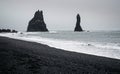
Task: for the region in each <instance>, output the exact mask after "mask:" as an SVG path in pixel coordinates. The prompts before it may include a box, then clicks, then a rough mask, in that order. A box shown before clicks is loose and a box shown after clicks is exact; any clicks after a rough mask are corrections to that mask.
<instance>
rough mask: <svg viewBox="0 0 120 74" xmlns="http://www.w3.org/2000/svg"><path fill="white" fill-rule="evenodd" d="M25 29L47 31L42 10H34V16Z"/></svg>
mask: <svg viewBox="0 0 120 74" xmlns="http://www.w3.org/2000/svg"><path fill="white" fill-rule="evenodd" d="M27 31H28V32H35V31H41V32H47V31H48V29H47V27H46V24H45V22H44V18H43V12H42V11H39V10H38V11H36V12H35V14H34V17H33V18H32V19H31V20H30V22H29V25H28V28H27Z"/></svg>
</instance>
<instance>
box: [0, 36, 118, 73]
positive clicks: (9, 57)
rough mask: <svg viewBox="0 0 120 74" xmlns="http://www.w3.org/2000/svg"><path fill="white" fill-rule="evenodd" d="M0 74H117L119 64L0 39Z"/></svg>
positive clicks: (104, 59) (41, 46)
mask: <svg viewBox="0 0 120 74" xmlns="http://www.w3.org/2000/svg"><path fill="white" fill-rule="evenodd" d="M0 74H120V60H117V59H110V58H104V57H98V56H93V55H87V54H82V53H75V52H68V51H64V50H59V49H56V48H51V47H49V46H47V45H43V44H38V43H34V42H26V41H21V40H15V39H10V38H5V37H0Z"/></svg>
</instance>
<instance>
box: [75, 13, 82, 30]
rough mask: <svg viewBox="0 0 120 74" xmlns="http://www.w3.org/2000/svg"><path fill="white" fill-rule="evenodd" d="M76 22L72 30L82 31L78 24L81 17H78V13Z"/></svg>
mask: <svg viewBox="0 0 120 74" xmlns="http://www.w3.org/2000/svg"><path fill="white" fill-rule="evenodd" d="M76 18H77V22H76V26H75V29H74V31H79V32H80V31H83V30H82V28H81V26H80V23H81V18H80V15H79V14H77V17H76Z"/></svg>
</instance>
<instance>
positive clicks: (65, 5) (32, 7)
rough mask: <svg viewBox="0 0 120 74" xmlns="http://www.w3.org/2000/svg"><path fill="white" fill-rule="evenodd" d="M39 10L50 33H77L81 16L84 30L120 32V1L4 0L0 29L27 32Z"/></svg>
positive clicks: (0, 4) (1, 4)
mask: <svg viewBox="0 0 120 74" xmlns="http://www.w3.org/2000/svg"><path fill="white" fill-rule="evenodd" d="M38 9H39V10H43V15H44V19H45V23H46V25H47V27H48V29H49V30H74V27H75V24H76V15H77V13H79V14H80V16H81V19H82V22H81V26H82V27H83V29H84V30H120V0H0V28H10V29H16V30H18V31H26V29H27V26H28V22H29V21H30V20H31V19H32V18H33V15H34V13H35V11H37V10H38Z"/></svg>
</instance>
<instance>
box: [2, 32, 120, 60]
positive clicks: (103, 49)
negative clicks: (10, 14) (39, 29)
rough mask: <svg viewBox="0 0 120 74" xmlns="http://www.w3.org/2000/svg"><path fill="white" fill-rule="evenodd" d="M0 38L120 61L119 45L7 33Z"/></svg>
mask: <svg viewBox="0 0 120 74" xmlns="http://www.w3.org/2000/svg"><path fill="white" fill-rule="evenodd" d="M0 36H6V37H10V38H15V39H20V40H25V41H32V42H37V43H42V44H46V45H48V46H50V47H55V48H59V49H63V50H67V51H73V52H79V53H86V54H92V55H97V56H104V57H109V58H116V59H120V47H119V45H118V44H110V43H109V44H99V43H92V42H91V43H86V42H77V41H70V40H60V39H51V38H43V37H40V36H28V35H27V34H26V33H23V34H21V33H17V34H16V33H12V34H10V33H6V34H0Z"/></svg>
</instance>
